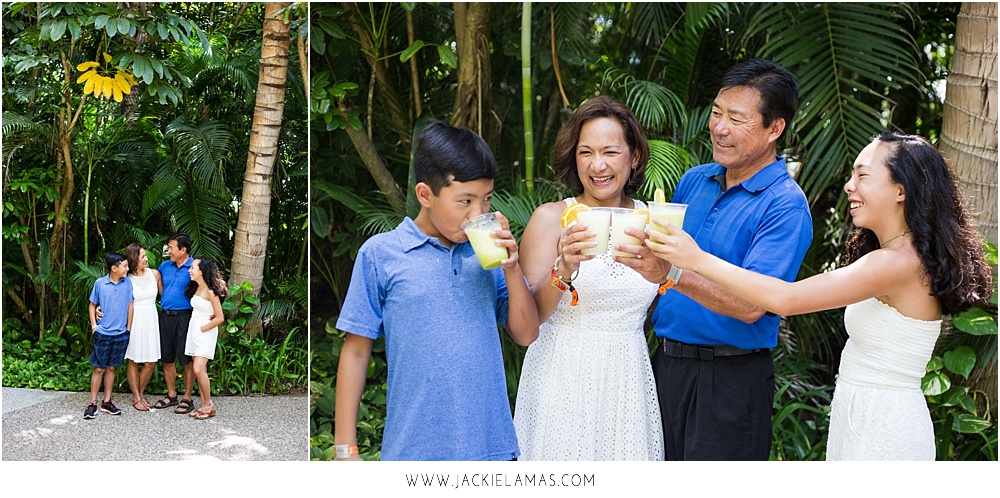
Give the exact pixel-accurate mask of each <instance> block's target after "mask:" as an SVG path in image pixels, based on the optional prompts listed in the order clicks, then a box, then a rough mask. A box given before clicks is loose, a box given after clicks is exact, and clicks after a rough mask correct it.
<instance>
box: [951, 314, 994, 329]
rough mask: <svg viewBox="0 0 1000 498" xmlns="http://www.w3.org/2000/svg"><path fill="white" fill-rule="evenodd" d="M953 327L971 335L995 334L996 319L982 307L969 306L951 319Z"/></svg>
mask: <svg viewBox="0 0 1000 498" xmlns="http://www.w3.org/2000/svg"><path fill="white" fill-rule="evenodd" d="M952 323H953V324H954V325H955V328H956V329H958V330H961V331H962V332H965V333H966V334H971V335H997V321H996V319H995V318H994V317H993V315H991V314H990V313H989V312H987V311H986V310H984V309H982V308H970V309H968V310H966V311H963V312H962V313H959V314H958V315H956V316H955V318H953V319H952Z"/></svg>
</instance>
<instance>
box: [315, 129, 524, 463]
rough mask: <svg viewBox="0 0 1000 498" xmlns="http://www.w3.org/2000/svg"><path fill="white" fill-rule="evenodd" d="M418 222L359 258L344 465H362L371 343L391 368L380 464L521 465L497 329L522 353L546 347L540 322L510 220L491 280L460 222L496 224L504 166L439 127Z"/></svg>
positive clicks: (344, 313) (425, 138) (419, 157)
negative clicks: (485, 217) (493, 204)
mask: <svg viewBox="0 0 1000 498" xmlns="http://www.w3.org/2000/svg"><path fill="white" fill-rule="evenodd" d="M413 166H414V172H415V179H416V181H417V184H416V186H415V189H414V190H415V192H416V196H417V199H418V200H419V201H420V213H419V214H418V215H417V217H416V219H410V218H405V219H404V220H403V222H402V223H401V224H400V225H399V226H398V227H396V228H395V229H394V230H392V231H390V232H386V233H382V234H379V235H376V236H374V237H372V238H370V239H369V240H368V241H367V242H365V244H364V245H362V246H361V250H360V251H359V252H358V256H357V260H356V261H355V265H354V273H353V274H352V277H351V283H350V287H349V288H348V291H347V297H346V299H345V300H344V306H343V309H342V310H341V314H340V318H339V320H338V321H337V328H338V329H341V330H344V331H346V332H348V334H347V338H346V339H345V340H344V346H343V349H342V350H341V353H340V365H339V368H338V370H337V397H336V428H335V431H336V434H335V435H334V443H335V445H334V447H335V451H336V457H337V459H340V460H343V459H354V460H357V459H360V457H359V456H358V450H357V415H358V407H359V404H360V402H361V394H362V392H363V391H364V386H365V377H366V373H367V370H368V361H369V359H370V357H371V351H372V343H373V341H374V340H375V339H377V338H378V337H381V336H384V337H385V346H386V359H387V366H388V369H389V378H388V387H387V393H386V394H387V396H386V398H387V399H386V421H385V430H384V433H383V437H382V453H381V458H382V460H512V459H515V458H517V456H518V455H519V451H518V446H517V437H516V436H515V433H514V424H513V419H512V417H511V412H510V404H509V401H508V397H507V382H506V378H505V375H504V367H503V356H502V353H501V349H500V335H499V334H498V333H497V323H500V324H503V325H504V326H505V327H506V329H507V332H508V333H509V334H510V336H511V337H512V338H513V339H514V341H515V342H517V343H518V344H521V345H524V346H527V345H528V344H530V343H531V342H533V341H534V340H535V339H536V338H537V337H538V312H537V310H536V308H535V302H534V299H533V298H532V296H531V291H530V290H529V289H528V286H527V283H526V280H525V278H524V274H523V273H522V272H521V267H520V265H519V264H518V252H517V241H516V240H515V239H514V237H513V235H511V233H510V229H509V224H508V222H507V219H506V218H505V217H504V216H503V215H501V214H499V213H497V214H496V216H497V218H498V219H499V220H500V223H501V225H502V227H503V229H502V230H499V231H497V232H495V233H494V236H496V237H498V240H497V244H498V245H501V246H504V247H506V248H507V251H508V254H509V257H508V258H507V259H505V260H503V262H502V263H501V266H500V267H499V268H494V269H492V270H484V269H483V268H482V266H480V264H479V262H478V260H477V259H476V255H475V252H474V251H473V249H472V247H471V245H470V244H469V243H468V240H469V239H468V237H466V235H465V232H464V231H463V230H462V223H463V222H465V221H466V220H469V219H471V218H473V217H475V216H478V215H481V214H483V213H488V212H489V210H490V201H491V200H492V197H493V175H494V170H495V168H496V163H495V161H494V158H493V153H492V152H491V151H490V149H489V146H488V145H486V142H485V141H483V139H482V138H481V137H479V136H478V135H476V134H475V133H473V132H472V131H471V130H468V129H465V128H454V127H451V126H448V125H446V124H444V123H441V122H436V123H432V124H430V125H428V126H427V127H426V128H425V129H424V131H423V132H422V133H421V134H420V136H419V137H418V139H417V150H416V152H415V154H414V158H413Z"/></svg>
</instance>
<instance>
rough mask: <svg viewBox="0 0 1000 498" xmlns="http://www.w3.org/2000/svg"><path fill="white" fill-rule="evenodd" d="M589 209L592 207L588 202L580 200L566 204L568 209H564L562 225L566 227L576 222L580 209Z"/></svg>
mask: <svg viewBox="0 0 1000 498" xmlns="http://www.w3.org/2000/svg"><path fill="white" fill-rule="evenodd" d="M589 210H590V208H589V207H587V205H586V204H580V203H578V202H574V203H573V204H570V205H569V206H566V209H564V210H563V213H562V226H563V227H564V228H565V227H568V226H570V225H572V224H573V223H576V216H577V215H578V214H579V213H580V211H589Z"/></svg>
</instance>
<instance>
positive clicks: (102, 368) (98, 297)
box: [83, 252, 132, 419]
mask: <svg viewBox="0 0 1000 498" xmlns="http://www.w3.org/2000/svg"><path fill="white" fill-rule="evenodd" d="M104 261H105V262H106V263H107V264H108V275H106V276H103V277H101V278H99V279H97V282H95V283H94V289H93V290H92V291H91V292H90V307H89V314H90V331H91V333H92V334H93V336H94V337H93V341H94V350H93V351H91V353H90V364H91V365H93V366H94V372H93V373H92V374H91V376H90V404H89V405H87V409H86V410H85V411H84V412H83V418H85V419H86V418H94V416H96V415H97V392H98V391H99V390H100V389H101V380H102V379H103V380H104V402H103V403H101V411H105V412H108V413H110V414H112V415H119V414H121V412H122V411H121V410H120V409H118V407H116V406H115V404H114V403H112V402H111V390H112V389H113V388H114V384H115V367H117V366H118V365H121V364H122V362H124V361H125V350H127V349H128V337H129V330H131V328H132V281H131V280H129V279H127V278H125V275H126V274H128V260H126V259H125V256H124V255H123V254H121V253H117V252H109V253H107V254H105V255H104ZM98 306H100V307H101V309H102V311H103V313H104V314H103V315H102V316H101V319H100V321H98V319H97V307H98Z"/></svg>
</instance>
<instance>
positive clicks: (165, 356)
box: [153, 233, 194, 413]
mask: <svg viewBox="0 0 1000 498" xmlns="http://www.w3.org/2000/svg"><path fill="white" fill-rule="evenodd" d="M190 253H191V237H190V236H188V234H186V233H175V234H173V235H171V236H170V239H168V241H167V254H168V255H169V256H170V259H168V260H166V261H164V262H162V263H160V266H159V267H157V270H159V272H160V276H161V277H162V280H163V288H162V289H161V290H160V307H161V308H162V311H161V312H160V361H162V362H163V377H164V380H166V383H167V395H166V397H164V398H163V399H161V400H159V401H157V402H156V404H154V405H153V408H167V407H170V406H177V408H175V409H174V412H175V413H190V412H191V410H193V409H194V401H192V400H191V390H192V389H194V364H193V363H191V357H190V356H186V355H185V354H184V343H185V342H186V341H187V332H188V322H189V321H190V320H191V300H190V299H189V298H188V297H187V296H185V295H184V290H185V289H187V286H188V283H189V282H191V263H192V262H193V261H194V258H192V257H191V255H190ZM175 358H176V361H177V362H178V363H180V364H181V367H182V368H183V369H184V397H183V398H181V399H180V401H178V400H177V389H176V383H177V368H176V367H175V366H174V360H175Z"/></svg>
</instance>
